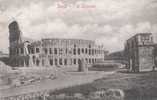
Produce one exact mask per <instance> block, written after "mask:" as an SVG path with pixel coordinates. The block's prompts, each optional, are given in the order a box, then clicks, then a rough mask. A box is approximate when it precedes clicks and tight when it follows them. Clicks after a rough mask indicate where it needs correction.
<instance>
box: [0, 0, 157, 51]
mask: <svg viewBox="0 0 157 100" xmlns="http://www.w3.org/2000/svg"><path fill="white" fill-rule="evenodd" d="M13 20H17V21H18V22H19V25H20V28H21V31H22V33H23V36H25V37H28V38H33V39H41V38H46V37H49V38H50V37H51V38H54V37H55V38H56V37H57V38H81V39H90V40H96V42H97V43H99V44H101V43H102V44H104V46H105V47H106V49H107V50H110V51H111V52H112V51H118V50H122V49H123V45H124V42H125V40H126V39H128V38H129V37H131V36H133V35H134V34H136V33H139V32H152V33H153V34H154V39H156V38H157V0H0V50H1V51H5V52H6V51H7V49H8V24H9V23H10V22H11V21H13Z"/></svg>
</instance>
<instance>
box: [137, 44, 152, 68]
mask: <svg viewBox="0 0 157 100" xmlns="http://www.w3.org/2000/svg"><path fill="white" fill-rule="evenodd" d="M153 49H154V47H153V46H144V47H139V68H140V69H139V70H141V71H152V70H153V66H154V58H153V56H154V55H153Z"/></svg>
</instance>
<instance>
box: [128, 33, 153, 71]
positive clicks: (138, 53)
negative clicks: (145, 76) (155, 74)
mask: <svg viewBox="0 0 157 100" xmlns="http://www.w3.org/2000/svg"><path fill="white" fill-rule="evenodd" d="M153 50H154V42H153V36H152V34H151V33H140V34H136V35H135V36H133V37H131V38H130V39H128V40H127V42H126V44H125V54H126V58H127V61H128V65H127V66H128V69H129V70H130V71H133V72H139V71H145V70H149V71H150V70H152V66H154V55H153Z"/></svg>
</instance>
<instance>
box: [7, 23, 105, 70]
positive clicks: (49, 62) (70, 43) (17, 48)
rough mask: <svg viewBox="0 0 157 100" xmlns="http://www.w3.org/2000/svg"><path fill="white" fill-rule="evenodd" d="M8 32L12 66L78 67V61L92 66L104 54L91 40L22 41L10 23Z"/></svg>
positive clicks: (18, 31) (14, 25)
mask: <svg viewBox="0 0 157 100" xmlns="http://www.w3.org/2000/svg"><path fill="white" fill-rule="evenodd" d="M12 27H13V28H12ZM15 27H16V28H15ZM9 30H10V31H9V32H10V38H9V40H10V58H11V64H12V66H19V67H20V66H21V67H22V66H75V65H76V66H78V62H79V60H80V59H83V60H84V61H85V62H86V63H87V64H94V63H95V62H96V61H100V60H104V55H105V53H106V51H105V50H104V47H102V46H99V45H96V44H95V42H94V41H91V40H82V39H58V38H45V39H41V40H39V41H34V42H30V41H23V39H22V38H21V34H20V30H19V28H18V24H17V22H12V23H11V24H10V25H9ZM20 39H21V40H20ZM21 41H22V42H21Z"/></svg>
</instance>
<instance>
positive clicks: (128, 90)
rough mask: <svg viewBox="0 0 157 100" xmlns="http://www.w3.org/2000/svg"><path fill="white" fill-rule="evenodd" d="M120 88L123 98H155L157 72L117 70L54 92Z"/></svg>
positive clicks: (86, 91) (150, 99)
mask: <svg viewBox="0 0 157 100" xmlns="http://www.w3.org/2000/svg"><path fill="white" fill-rule="evenodd" d="M101 88H103V89H110V88H112V89H122V90H123V91H124V93H125V100H157V72H149V73H148V72H146V73H134V74H133V73H124V72H117V73H115V74H113V75H110V76H109V77H107V78H102V79H98V80H95V81H94V82H93V83H90V84H85V85H80V86H75V87H70V88H65V89H62V90H57V91H55V93H83V94H84V95H88V94H89V93H90V92H92V91H96V90H98V89H101Z"/></svg>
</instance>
